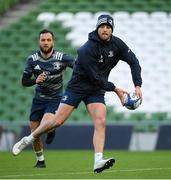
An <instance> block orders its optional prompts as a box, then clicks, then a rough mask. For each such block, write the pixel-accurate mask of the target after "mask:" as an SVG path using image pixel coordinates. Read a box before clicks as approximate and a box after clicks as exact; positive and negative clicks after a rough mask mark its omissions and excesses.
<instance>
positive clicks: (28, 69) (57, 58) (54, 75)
mask: <svg viewBox="0 0 171 180" xmlns="http://www.w3.org/2000/svg"><path fill="white" fill-rule="evenodd" d="M73 64H74V58H73V57H71V56H69V55H67V54H64V53H62V52H58V51H56V50H54V51H53V53H52V55H51V56H50V57H49V58H48V59H44V58H43V57H42V56H41V53H40V51H36V52H35V53H34V54H32V55H30V56H29V57H28V58H27V62H26V66H25V69H24V72H23V78H22V84H23V85H25V86H32V85H34V84H36V78H37V77H38V75H39V74H41V73H42V72H45V74H46V76H47V78H46V80H45V81H44V82H43V83H40V84H37V86H36V88H35V96H34V98H36V99H40V100H52V99H53V100H55V99H57V98H58V97H59V96H61V95H62V91H63V72H64V70H65V69H66V67H67V66H68V67H71V68H72V67H73ZM32 76H34V78H35V79H31V77H32Z"/></svg>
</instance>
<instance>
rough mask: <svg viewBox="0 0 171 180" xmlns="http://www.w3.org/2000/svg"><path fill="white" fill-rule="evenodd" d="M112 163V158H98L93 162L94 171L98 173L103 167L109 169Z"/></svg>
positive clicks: (113, 160) (113, 161)
mask: <svg viewBox="0 0 171 180" xmlns="http://www.w3.org/2000/svg"><path fill="white" fill-rule="evenodd" d="M114 163H115V159H114V158H109V159H100V160H98V161H96V162H95V163H94V173H100V172H102V171H103V170H105V169H109V168H110V167H112V166H113V164H114Z"/></svg>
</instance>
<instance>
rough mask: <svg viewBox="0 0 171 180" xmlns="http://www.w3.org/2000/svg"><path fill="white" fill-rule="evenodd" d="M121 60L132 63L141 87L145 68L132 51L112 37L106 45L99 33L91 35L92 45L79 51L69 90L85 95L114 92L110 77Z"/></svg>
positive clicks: (133, 77)
mask: <svg viewBox="0 0 171 180" xmlns="http://www.w3.org/2000/svg"><path fill="white" fill-rule="evenodd" d="M119 60H123V61H125V62H126V63H128V65H129V66H130V68H131V74H132V79H133V83H134V85H135V86H140V87H141V84H142V78H141V67H140V64H139V61H138V59H137V58H136V56H135V54H134V53H133V52H132V51H131V50H130V49H129V47H128V46H127V45H126V44H125V43H124V42H123V41H122V40H121V39H119V38H118V37H116V36H113V35H112V38H111V40H110V41H108V42H104V41H102V40H100V38H99V36H98V34H97V32H96V31H93V32H91V33H89V39H88V41H87V42H86V43H85V44H84V45H83V46H81V47H80V48H79V49H78V57H77V60H76V62H75V66H74V70H73V74H72V77H71V80H70V81H69V83H68V86H67V90H72V91H73V92H77V93H84V94H91V93H94V92H101V93H104V92H105V91H113V90H114V88H115V85H114V84H113V83H112V82H109V81H108V77H109V73H110V71H111V70H112V68H114V67H115V66H116V64H117V63H118V61H119ZM116 76H117V74H116ZM123 76H125V75H124V74H123Z"/></svg>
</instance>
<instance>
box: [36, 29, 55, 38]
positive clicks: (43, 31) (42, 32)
mask: <svg viewBox="0 0 171 180" xmlns="http://www.w3.org/2000/svg"><path fill="white" fill-rule="evenodd" d="M44 33H50V34H51V35H52V38H53V39H54V38H55V36H54V34H53V32H52V31H50V30H48V29H43V30H41V31H40V32H39V38H40V35H41V34H44Z"/></svg>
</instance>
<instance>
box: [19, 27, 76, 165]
mask: <svg viewBox="0 0 171 180" xmlns="http://www.w3.org/2000/svg"><path fill="white" fill-rule="evenodd" d="M39 46H40V50H38V51H36V52H35V53H33V54H31V55H30V56H29V57H28V59H27V62H26V66H25V70H24V73H23V77H22V85H23V86H33V85H36V88H35V95H34V98H33V101H32V107H31V113H30V129H31V131H32V132H33V131H34V130H35V129H36V128H37V127H38V126H39V125H40V122H41V121H42V122H44V121H46V122H49V121H51V120H52V119H53V117H54V114H55V111H56V110H57V108H58V105H59V103H60V100H61V96H62V91H63V72H64V71H65V69H66V67H71V68H72V67H73V64H74V58H73V57H71V56H69V55H67V54H64V53H62V52H58V51H56V50H54V34H53V32H51V31H49V30H46V29H45V30H42V31H41V32H40V33H39ZM54 136H55V130H53V129H52V130H51V131H49V132H48V133H47V138H46V143H47V144H50V143H51V142H52V141H53V139H54ZM33 149H34V151H35V154H36V158H37V163H36V165H35V167H37V168H43V167H46V165H45V160H44V155H43V144H42V142H41V139H40V137H38V138H36V139H35V141H34V142H33Z"/></svg>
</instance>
